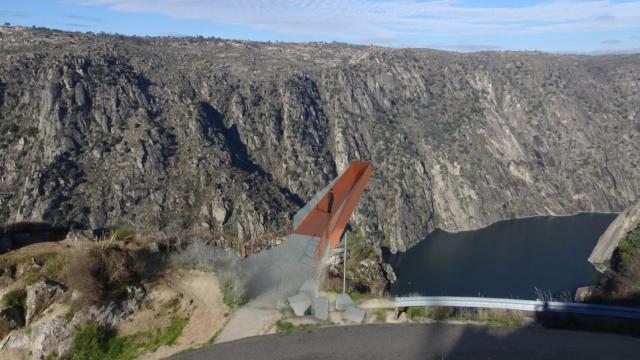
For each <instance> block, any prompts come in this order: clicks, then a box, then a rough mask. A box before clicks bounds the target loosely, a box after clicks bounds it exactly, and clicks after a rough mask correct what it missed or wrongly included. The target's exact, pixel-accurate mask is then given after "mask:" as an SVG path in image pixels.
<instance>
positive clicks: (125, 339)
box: [69, 317, 189, 360]
mask: <svg viewBox="0 0 640 360" xmlns="http://www.w3.org/2000/svg"><path fill="white" fill-rule="evenodd" d="M188 322H189V319H187V318H178V317H176V318H173V319H171V323H170V324H169V326H167V327H165V328H161V329H153V330H150V331H143V332H139V333H135V334H132V335H126V336H115V333H114V332H113V331H111V330H110V329H107V328H105V327H102V326H100V325H99V324H98V323H97V322H95V321H91V322H88V323H86V324H84V325H82V326H80V327H79V328H78V330H76V333H75V336H74V339H73V344H72V347H71V351H70V355H69V358H70V359H72V360H116V359H117V360H130V359H135V358H137V357H139V356H140V355H141V354H142V353H146V352H154V351H156V350H158V348H160V347H161V346H164V345H169V346H170V345H174V344H175V343H176V341H177V340H178V338H179V337H180V335H182V331H183V330H184V327H185V326H186V325H187V323H188Z"/></svg>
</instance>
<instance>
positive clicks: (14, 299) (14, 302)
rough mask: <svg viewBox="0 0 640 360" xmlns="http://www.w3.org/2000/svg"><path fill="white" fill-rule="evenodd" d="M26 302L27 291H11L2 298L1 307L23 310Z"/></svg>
mask: <svg viewBox="0 0 640 360" xmlns="http://www.w3.org/2000/svg"><path fill="white" fill-rule="evenodd" d="M26 300H27V291H26V290H25V289H24V288H20V289H15V290H11V291H9V292H8V293H6V294H4V296H3V297H2V305H4V306H7V307H9V306H17V307H20V308H22V309H23V310H24V306H25V302H26Z"/></svg>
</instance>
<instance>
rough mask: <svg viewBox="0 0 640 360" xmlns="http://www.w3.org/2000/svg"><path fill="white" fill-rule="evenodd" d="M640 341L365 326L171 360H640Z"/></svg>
mask: <svg viewBox="0 0 640 360" xmlns="http://www.w3.org/2000/svg"><path fill="white" fill-rule="evenodd" d="M639 356H640V339H638V338H633V337H625V336H619V335H611V334H603V333H587V332H575V331H565V330H547V329H538V328H524V329H507V328H493V327H482V326H471V325H451V324H409V325H365V326H342V327H328V328H322V329H313V330H307V331H302V332H296V333H293V334H288V335H281V334H278V335H267V336H258V337H253V338H246V339H242V340H238V341H232V342H228V343H223V344H219V345H215V346H213V347H210V348H206V349H201V350H197V351H194V352H190V353H185V354H181V355H178V356H175V357H173V358H172V359H174V360H204V359H215V360H226V359H229V360H240V359H255V360H267V359H268V360H276V359H278V360H281V359H355V360H365V359H385V360H386V359H411V360H413V359H416V360H417V359H420V360H423V359H438V360H441V359H465V360H466V359H492V360H496V359H602V360H613V359H638V358H639Z"/></svg>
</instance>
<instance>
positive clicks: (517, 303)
mask: <svg viewBox="0 0 640 360" xmlns="http://www.w3.org/2000/svg"><path fill="white" fill-rule="evenodd" d="M395 306H396V307H412V306H450V307H471V308H489V309H506V310H521V311H532V312H555V313H571V314H584V315H597V316H613V317H620V318H629V319H640V309H638V308H629V307H623V306H611V305H597V304H582V303H565V302H556V301H539V300H514V299H497V298H480V297H458V296H411V297H396V300H395Z"/></svg>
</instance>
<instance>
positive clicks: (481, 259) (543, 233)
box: [384, 213, 616, 299]
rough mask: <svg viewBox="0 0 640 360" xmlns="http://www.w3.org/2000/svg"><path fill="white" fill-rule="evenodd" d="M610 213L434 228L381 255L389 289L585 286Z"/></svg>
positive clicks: (493, 290)
mask: <svg viewBox="0 0 640 360" xmlns="http://www.w3.org/2000/svg"><path fill="white" fill-rule="evenodd" d="M615 217H616V214H595V213H583V214H578V215H573V216H562V217H553V216H544V217H532V218H524V219H514V220H506V221H500V222H497V223H495V224H493V225H491V226H489V227H486V228H483V229H480V230H474V231H465V232H460V233H448V232H445V231H442V230H436V231H434V232H433V233H431V234H429V236H427V238H426V239H424V240H422V241H421V242H419V243H418V244H416V245H415V246H413V247H412V248H410V249H409V250H408V251H407V252H406V253H401V254H396V255H391V254H388V253H385V255H384V258H385V260H386V261H387V262H389V263H390V264H391V265H392V266H393V268H394V270H395V272H396V275H397V277H398V281H396V282H395V283H394V284H392V285H391V293H392V294H394V295H409V294H420V295H425V296H445V295H446V296H483V297H499V298H519V299H535V298H536V290H535V289H536V288H538V289H541V290H543V291H545V292H546V293H550V294H552V295H554V296H555V297H559V296H560V295H561V294H563V293H568V294H571V296H573V294H574V293H575V289H576V288H577V287H580V286H586V285H591V284H592V281H593V276H594V270H593V267H592V266H591V264H589V262H587V258H588V257H589V254H591V250H592V249H593V247H594V246H595V244H596V242H597V241H598V238H599V237H600V235H602V233H603V232H604V231H605V230H606V228H607V226H608V225H609V224H610V223H611V222H612V221H613V219H614V218H615Z"/></svg>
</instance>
